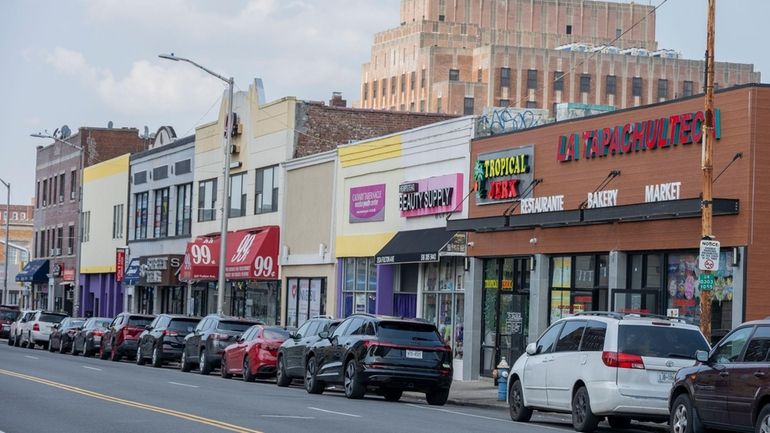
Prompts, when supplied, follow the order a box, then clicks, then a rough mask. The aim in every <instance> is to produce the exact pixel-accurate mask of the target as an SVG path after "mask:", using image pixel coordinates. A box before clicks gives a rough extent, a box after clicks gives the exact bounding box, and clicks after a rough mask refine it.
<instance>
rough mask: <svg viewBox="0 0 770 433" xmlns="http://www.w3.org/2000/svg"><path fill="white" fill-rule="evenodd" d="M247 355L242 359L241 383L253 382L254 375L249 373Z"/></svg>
mask: <svg viewBox="0 0 770 433" xmlns="http://www.w3.org/2000/svg"><path fill="white" fill-rule="evenodd" d="M249 364H250V363H249V355H246V356H244V357H243V381H244V382H254V379H256V378H257V377H256V375H255V374H254V373H252V372H251V365H249Z"/></svg>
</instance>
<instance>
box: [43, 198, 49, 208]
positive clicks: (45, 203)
mask: <svg viewBox="0 0 770 433" xmlns="http://www.w3.org/2000/svg"><path fill="white" fill-rule="evenodd" d="M47 205H48V203H47V202H46V201H45V199H43V207H45V206H47Z"/></svg>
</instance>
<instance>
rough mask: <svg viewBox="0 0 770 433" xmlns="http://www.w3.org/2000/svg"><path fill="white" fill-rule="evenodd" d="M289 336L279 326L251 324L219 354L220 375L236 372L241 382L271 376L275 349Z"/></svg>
mask: <svg viewBox="0 0 770 433" xmlns="http://www.w3.org/2000/svg"><path fill="white" fill-rule="evenodd" d="M287 338H289V331H288V330H287V329H286V328H283V327H280V326H265V325H254V326H252V327H251V328H249V329H248V330H246V332H244V333H243V336H241V337H238V338H237V340H236V341H235V343H233V344H231V345H229V346H227V348H226V349H225V351H224V353H223V354H222V366H221V368H220V372H221V374H222V377H224V378H226V379H229V378H230V377H231V376H232V375H233V374H240V375H241V376H242V377H243V380H244V381H245V382H254V380H255V379H256V378H266V377H271V376H274V375H275V366H276V358H277V356H278V348H279V347H281V344H282V343H283V342H284V341H286V339H287Z"/></svg>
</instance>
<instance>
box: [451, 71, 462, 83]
mask: <svg viewBox="0 0 770 433" xmlns="http://www.w3.org/2000/svg"><path fill="white" fill-rule="evenodd" d="M449 81H460V70H459V69H450V70H449Z"/></svg>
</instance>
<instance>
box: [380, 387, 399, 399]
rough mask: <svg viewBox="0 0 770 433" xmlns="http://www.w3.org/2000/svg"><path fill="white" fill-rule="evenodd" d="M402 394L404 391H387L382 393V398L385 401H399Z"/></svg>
mask: <svg viewBox="0 0 770 433" xmlns="http://www.w3.org/2000/svg"><path fill="white" fill-rule="evenodd" d="M403 393H404V391H403V390H400V389H388V390H385V392H383V393H382V396H383V397H385V401H399V400H401V395H402V394H403Z"/></svg>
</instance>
